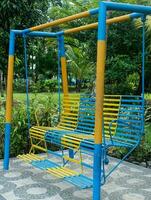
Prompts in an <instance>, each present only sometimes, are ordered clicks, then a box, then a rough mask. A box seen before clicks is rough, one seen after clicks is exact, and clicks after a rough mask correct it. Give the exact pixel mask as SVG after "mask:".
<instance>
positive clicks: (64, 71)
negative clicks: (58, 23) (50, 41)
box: [58, 35, 68, 95]
mask: <svg viewBox="0 0 151 200" xmlns="http://www.w3.org/2000/svg"><path fill="white" fill-rule="evenodd" d="M58 40H59V52H60V62H61V72H62V86H63V93H64V95H67V94H68V77H67V61H66V56H65V47H64V35H60V36H59V37H58Z"/></svg>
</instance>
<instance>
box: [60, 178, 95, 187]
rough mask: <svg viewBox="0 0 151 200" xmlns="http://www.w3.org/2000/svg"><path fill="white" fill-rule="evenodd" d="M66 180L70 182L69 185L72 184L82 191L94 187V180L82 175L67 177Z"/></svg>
mask: <svg viewBox="0 0 151 200" xmlns="http://www.w3.org/2000/svg"><path fill="white" fill-rule="evenodd" d="M64 180H66V181H68V182H69V183H72V184H73V185H75V186H77V187H79V188H81V189H86V188H91V187H92V186H93V181H92V179H90V178H88V177H86V176H84V175H82V174H80V175H79V176H70V177H65V178H64Z"/></svg>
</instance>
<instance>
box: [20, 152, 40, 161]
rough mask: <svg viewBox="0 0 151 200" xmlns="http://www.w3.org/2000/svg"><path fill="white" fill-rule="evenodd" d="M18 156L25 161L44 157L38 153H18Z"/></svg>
mask: <svg viewBox="0 0 151 200" xmlns="http://www.w3.org/2000/svg"><path fill="white" fill-rule="evenodd" d="M17 158H19V159H21V160H23V161H25V162H29V163H30V162H32V161H39V160H43V159H44V158H42V157H40V156H38V155H35V154H33V153H31V154H23V155H18V156H17Z"/></svg>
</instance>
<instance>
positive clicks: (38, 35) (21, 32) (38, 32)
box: [12, 30, 57, 37]
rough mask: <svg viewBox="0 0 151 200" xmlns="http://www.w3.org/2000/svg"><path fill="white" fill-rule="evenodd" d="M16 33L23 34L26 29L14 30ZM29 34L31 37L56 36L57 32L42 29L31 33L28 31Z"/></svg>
mask: <svg viewBox="0 0 151 200" xmlns="http://www.w3.org/2000/svg"><path fill="white" fill-rule="evenodd" d="M12 31H13V32H14V33H15V34H16V35H21V36H22V35H23V34H24V31H22V30H12ZM26 35H27V36H30V37H56V36H57V34H56V33H49V32H42V31H33V32H30V33H26Z"/></svg>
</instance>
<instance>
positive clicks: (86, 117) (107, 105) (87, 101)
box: [76, 95, 121, 137]
mask: <svg viewBox="0 0 151 200" xmlns="http://www.w3.org/2000/svg"><path fill="white" fill-rule="evenodd" d="M120 102H121V96H119V95H118V96H115V95H105V97H104V107H103V115H104V132H105V135H106V137H109V124H110V123H111V121H112V120H117V118H118V114H119V109H120ZM94 126H95V97H90V96H88V95H82V96H81V97H80V105H79V115H78V124H77V128H76V131H79V132H83V133H87V134H88V133H89V134H93V133H94ZM116 127H117V123H116V122H115V123H113V127H112V131H114V133H115V129H116Z"/></svg>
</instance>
